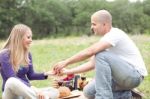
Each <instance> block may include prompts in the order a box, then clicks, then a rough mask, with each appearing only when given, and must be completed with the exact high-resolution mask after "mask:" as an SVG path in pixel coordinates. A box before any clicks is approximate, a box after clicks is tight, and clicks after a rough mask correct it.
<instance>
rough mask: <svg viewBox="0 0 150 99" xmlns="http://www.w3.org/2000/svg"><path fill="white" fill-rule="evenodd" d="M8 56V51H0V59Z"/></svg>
mask: <svg viewBox="0 0 150 99" xmlns="http://www.w3.org/2000/svg"><path fill="white" fill-rule="evenodd" d="M8 56H9V50H8V49H2V50H0V59H4V58H6V57H8Z"/></svg>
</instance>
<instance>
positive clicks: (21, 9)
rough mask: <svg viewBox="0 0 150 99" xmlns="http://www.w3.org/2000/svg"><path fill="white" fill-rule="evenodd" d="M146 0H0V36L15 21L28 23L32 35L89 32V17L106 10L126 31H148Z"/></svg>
mask: <svg viewBox="0 0 150 99" xmlns="http://www.w3.org/2000/svg"><path fill="white" fill-rule="evenodd" d="M149 8H150V1H149V0H143V2H140V1H139V0H138V1H137V2H129V1H128V0H115V1H113V2H108V1H106V0H44V1H41V0H0V28H1V29H0V38H2V39H3V38H6V37H7V36H8V34H9V32H10V30H11V28H12V26H14V25H15V24H17V23H24V24H27V25H29V26H30V27H31V28H32V30H33V34H34V38H41V37H47V36H53V37H55V36H69V35H81V34H82V35H83V34H84V35H90V34H91V31H90V29H89V28H90V16H91V15H92V14H93V13H94V12H95V11H98V10H100V9H107V10H109V11H110V12H111V14H112V16H113V26H115V27H119V28H121V29H123V30H124V31H126V32H127V33H130V34H143V33H146V34H150V32H149V31H150V23H149V21H150V17H149V16H150V9H149Z"/></svg>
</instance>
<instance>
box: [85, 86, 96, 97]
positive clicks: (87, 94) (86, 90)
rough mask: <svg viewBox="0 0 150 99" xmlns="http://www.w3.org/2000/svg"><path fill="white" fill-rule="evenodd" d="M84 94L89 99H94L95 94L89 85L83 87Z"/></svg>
mask: <svg viewBox="0 0 150 99" xmlns="http://www.w3.org/2000/svg"><path fill="white" fill-rule="evenodd" d="M83 94H84V96H85V97H86V98H87V99H94V98H95V94H94V93H93V92H92V91H91V90H90V89H89V88H88V86H85V87H84V88H83Z"/></svg>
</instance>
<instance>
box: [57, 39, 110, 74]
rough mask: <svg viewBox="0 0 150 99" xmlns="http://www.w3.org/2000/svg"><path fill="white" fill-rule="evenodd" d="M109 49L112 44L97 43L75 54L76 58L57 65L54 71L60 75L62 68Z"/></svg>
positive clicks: (73, 57)
mask: <svg viewBox="0 0 150 99" xmlns="http://www.w3.org/2000/svg"><path fill="white" fill-rule="evenodd" d="M109 47H111V44H110V43H108V42H97V43H95V44H93V45H92V46H90V47H89V48H87V49H85V50H83V51H81V52H79V53H77V54H75V55H74V56H72V57H70V58H68V59H66V60H64V61H61V62H58V63H57V64H55V65H54V71H55V72H56V73H59V72H60V70H61V69H62V68H64V67H66V66H68V65H69V64H73V63H76V62H79V61H83V60H85V59H87V58H89V57H91V56H93V55H95V54H96V53H98V52H101V51H103V50H105V49H107V48H109Z"/></svg>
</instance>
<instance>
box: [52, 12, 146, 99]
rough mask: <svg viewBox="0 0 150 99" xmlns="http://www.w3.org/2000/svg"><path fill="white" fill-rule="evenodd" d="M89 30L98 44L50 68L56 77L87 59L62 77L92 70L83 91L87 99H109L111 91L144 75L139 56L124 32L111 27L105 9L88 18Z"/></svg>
mask: <svg viewBox="0 0 150 99" xmlns="http://www.w3.org/2000/svg"><path fill="white" fill-rule="evenodd" d="M91 29H92V31H93V32H94V33H95V35H98V36H102V38H101V39H100V41H99V42H97V43H95V44H93V45H91V46H90V47H88V48H86V49H84V50H83V51H81V52H79V53H77V54H75V55H74V56H72V57H70V58H68V59H66V60H64V61H61V62H58V63H57V64H56V65H55V66H54V71H55V72H56V74H59V73H60V72H62V71H61V70H63V68H64V67H67V66H68V65H70V64H73V63H77V62H79V61H83V60H85V59H87V58H90V57H92V58H91V60H90V61H88V62H87V63H85V64H83V65H81V66H78V67H75V68H73V69H70V70H64V71H63V73H64V74H71V73H81V72H85V71H89V70H92V69H95V73H96V74H95V80H93V81H92V82H91V83H89V84H88V85H87V86H86V87H85V88H84V95H85V96H86V97H87V98H88V99H94V98H95V99H113V96H114V94H113V92H114V91H123V90H130V89H132V88H135V87H137V86H138V85H139V84H140V83H141V82H142V80H143V78H144V76H146V75H147V70H146V67H145V65H144V62H143V59H142V57H141V54H140V52H139V50H138V48H137V47H136V45H135V44H134V43H133V41H132V40H131V39H130V38H129V37H128V36H127V34H126V33H125V32H123V31H122V30H120V29H118V28H113V27H112V16H111V14H110V13H109V12H108V11H106V10H100V11H97V12H95V13H94V14H93V15H92V16H91Z"/></svg>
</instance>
